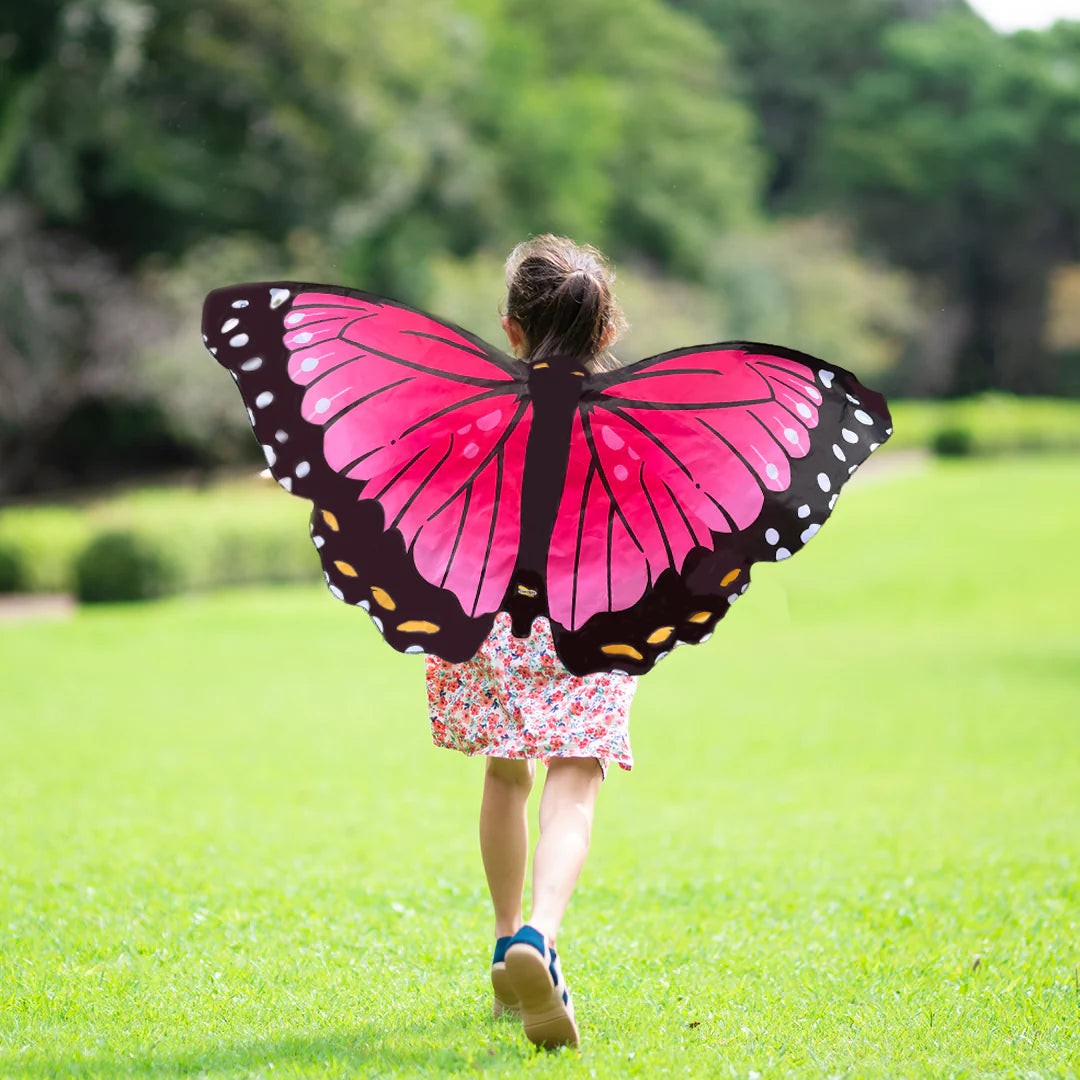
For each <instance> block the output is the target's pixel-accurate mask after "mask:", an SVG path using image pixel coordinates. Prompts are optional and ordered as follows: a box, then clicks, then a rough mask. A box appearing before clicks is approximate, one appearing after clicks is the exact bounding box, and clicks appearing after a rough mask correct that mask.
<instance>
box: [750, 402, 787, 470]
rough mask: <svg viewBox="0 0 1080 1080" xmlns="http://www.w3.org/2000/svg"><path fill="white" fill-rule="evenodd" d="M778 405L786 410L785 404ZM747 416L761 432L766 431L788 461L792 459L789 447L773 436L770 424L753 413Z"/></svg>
mask: <svg viewBox="0 0 1080 1080" xmlns="http://www.w3.org/2000/svg"><path fill="white" fill-rule="evenodd" d="M773 400H774V401H775V400H776V399H775V398H773ZM776 404H777V405H779V406H780V408H781V409H782V408H784V405H783V402H780V401H777V402H776ZM746 415H747V416H749V417H750V418H751V419H752V420H754V421H755V422H756V423H757V425H758V427H760V428H761V430H762V431H764V432H765V434H766V435H768V436H769V438H770V439H772V441H773V442H774V443H776V445H777V446H779V447H780V449H781V450H783V451H784V454H785V456H786V457H787V458H788V459H790V458H791V455H790V454H789V453H788V451H787V447H786V446H784V444H783V443H782V442H781V441H780V440H779V439H778V438H777V437H776V436H775V435H774V434H773V432H772V429H771V428H770V427H769V425H768V424H766V423H765V421H764V420H762V419H761V417H760V416H755V415H754V414H753V413H752V412H748V413H747V414H746Z"/></svg>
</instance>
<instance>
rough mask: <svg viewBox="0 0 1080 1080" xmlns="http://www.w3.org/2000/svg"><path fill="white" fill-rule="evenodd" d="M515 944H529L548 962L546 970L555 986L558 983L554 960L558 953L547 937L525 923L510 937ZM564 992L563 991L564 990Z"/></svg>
mask: <svg viewBox="0 0 1080 1080" xmlns="http://www.w3.org/2000/svg"><path fill="white" fill-rule="evenodd" d="M511 940H512V941H513V943H514V944H515V945H531V946H532V947H533V948H534V949H535V950H536V951H537V952H538V953H539V954H540V955H541V956H542V957H544V959H546V960H547V962H548V971H550V972H551V981H552V984H553V985H555V986H558V985H559V982H560V981H561V980H560V979H559V968H558V966H557V964H556V961H557V960H558V959H559V954H558V953H557V952H556V951H555V949H554V948H553V947H550V946H549V945H548V943H547V938H546V937H544V935H543V934H541V933H540V931H539V930H537V929H536V927H535V926H530V925H529V924H528V923H526V924H525V925H524V926H523V927H522V928H521V929H520V930H519V931H518V932H517V933H516V934H515V935H514V936H513V938H512V939H511ZM564 992H565V991H564Z"/></svg>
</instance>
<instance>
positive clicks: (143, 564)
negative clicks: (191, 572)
mask: <svg viewBox="0 0 1080 1080" xmlns="http://www.w3.org/2000/svg"><path fill="white" fill-rule="evenodd" d="M176 584H177V574H176V568H175V567H174V566H173V564H172V562H171V561H170V560H169V559H168V558H167V557H166V556H165V555H164V553H163V552H161V551H159V550H158V549H157V548H156V547H154V545H153V544H151V543H150V542H149V541H148V540H146V539H144V538H143V537H140V536H136V535H135V534H134V533H130V532H119V531H118V532H107V533H102V534H101V535H100V536H97V537H95V538H94V539H93V540H91V541H90V543H89V544H87V545H86V547H84V548H83V549H82V551H80V552H79V554H78V556H77V557H76V559H75V595H76V596H77V597H78V598H79V601H80V602H81V603H83V604H107V603H112V602H114V601H119V600H149V599H151V598H152V597H155V596H162V595H164V594H165V593H167V592H171V591H172V590H173V589H174V588H175V587H176Z"/></svg>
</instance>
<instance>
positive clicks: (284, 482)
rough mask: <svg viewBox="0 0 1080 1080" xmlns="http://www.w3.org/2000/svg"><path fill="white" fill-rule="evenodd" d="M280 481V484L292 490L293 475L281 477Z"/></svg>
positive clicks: (287, 489)
mask: <svg viewBox="0 0 1080 1080" xmlns="http://www.w3.org/2000/svg"><path fill="white" fill-rule="evenodd" d="M278 483H279V484H280V485H281V486H282V487H283V488H284V489H285V490H286V491H292V477H291V476H283V477H282V478H281V479H280V480H279V481H278Z"/></svg>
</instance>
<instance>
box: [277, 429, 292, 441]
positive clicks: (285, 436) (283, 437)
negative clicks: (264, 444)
mask: <svg viewBox="0 0 1080 1080" xmlns="http://www.w3.org/2000/svg"><path fill="white" fill-rule="evenodd" d="M274 438H275V439H277V441H278V442H288V441H289V433H288V432H287V431H283V430H281V429H279V430H277V431H275V432H274Z"/></svg>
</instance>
